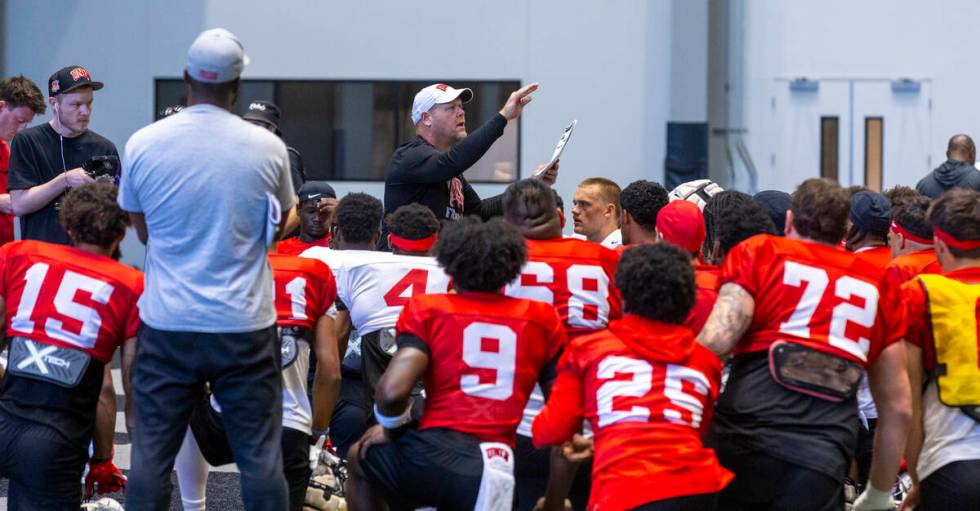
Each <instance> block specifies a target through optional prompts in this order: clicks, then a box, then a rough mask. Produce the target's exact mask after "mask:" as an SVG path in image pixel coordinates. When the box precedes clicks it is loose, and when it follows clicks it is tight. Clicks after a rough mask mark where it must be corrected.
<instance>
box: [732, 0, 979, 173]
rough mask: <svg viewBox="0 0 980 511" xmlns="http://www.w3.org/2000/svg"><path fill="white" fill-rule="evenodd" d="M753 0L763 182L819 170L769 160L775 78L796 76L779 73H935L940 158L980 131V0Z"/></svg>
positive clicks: (748, 106)
mask: <svg viewBox="0 0 980 511" xmlns="http://www.w3.org/2000/svg"><path fill="white" fill-rule="evenodd" d="M745 5H746V13H745V14H746V25H745V31H746V32H745V41H746V48H745V66H746V69H745V76H746V84H745V85H746V91H747V94H746V98H745V112H746V122H747V128H748V135H747V142H748V145H749V150H750V152H751V154H752V157H753V159H754V160H755V161H756V164H757V166H758V167H759V169H760V176H759V188H760V189H764V188H783V189H787V190H791V189H792V187H793V186H795V185H796V184H797V183H799V182H800V181H801V180H802V179H803V178H805V177H809V176H800V175H798V174H797V173H794V172H793V169H792V168H777V169H776V170H775V171H771V170H769V166H768V165H766V164H765V163H766V160H767V158H769V155H770V154H771V153H772V152H773V147H772V144H774V143H775V142H774V141H775V140H777V139H778V136H777V134H776V133H774V132H773V131H774V128H773V126H772V123H771V116H770V110H771V101H772V97H773V87H776V86H778V87H787V86H788V85H786V83H782V84H780V85H775V84H774V80H775V79H776V78H778V77H783V78H794V77H801V76H805V77H808V78H810V79H821V78H884V79H897V78H901V77H911V78H916V79H929V80H931V83H932V89H931V92H932V98H933V104H932V126H933V129H932V135H931V141H930V149H929V150H930V155H931V158H932V162H933V165H938V164H939V163H940V162H942V161H944V160H945V150H946V142H947V140H948V139H949V137H950V136H951V135H952V134H954V133H958V132H965V133H968V134H971V135H972V136H974V138H977V137H980V111H978V109H977V107H976V104H977V100H976V98H977V85H976V84H978V83H980V67H978V66H977V65H976V56H977V52H976V49H977V44H976V35H975V34H976V25H977V20H978V19H980V3H977V2H974V1H971V0H943V1H935V2H918V1H914V0H901V1H894V0H891V1H890V0H868V1H862V2H853V1H847V0H826V1H823V2H786V1H783V0H752V1H751V2H745ZM888 128H889V124H888V120H887V118H886V121H885V129H886V131H887V130H888ZM885 164H886V169H885V171H886V173H887V172H888V168H887V165H888V162H887V161H886V162H885ZM927 170H928V169H923V170H922V174H923V175H924V174H925V173H926V171H927ZM906 184H911V185H913V186H914V184H915V183H914V182H913V183H906Z"/></svg>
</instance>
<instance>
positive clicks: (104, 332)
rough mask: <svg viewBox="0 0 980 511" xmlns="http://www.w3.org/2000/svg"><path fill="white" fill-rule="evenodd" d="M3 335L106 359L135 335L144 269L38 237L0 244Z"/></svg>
mask: <svg viewBox="0 0 980 511" xmlns="http://www.w3.org/2000/svg"><path fill="white" fill-rule="evenodd" d="M0 285H2V293H3V299H4V301H5V303H6V325H5V326H6V331H7V335H8V336H22V337H27V338H29V339H34V340H36V341H39V342H43V343H46V344H53V345H57V346H63V347H67V348H76V349H81V350H82V351H85V352H87V353H88V354H89V355H91V356H92V357H93V358H95V359H96V360H99V361H101V362H108V361H109V360H110V359H112V354H113V352H114V351H115V350H116V348H117V347H118V346H119V345H121V344H122V343H123V341H125V340H126V339H130V338H132V337H135V336H136V330H137V328H138V327H139V324H140V319H139V310H138V309H137V307H136V302H137V300H138V299H139V296H140V294H141V293H142V292H143V273H142V272H140V271H137V270H135V269H133V268H130V267H129V266H126V265H124V264H121V263H119V262H117V261H114V260H113V259H111V258H109V257H106V256H103V255H98V254H93V253H91V252H86V251H83V250H79V249H77V248H74V247H67V246H64V245H55V244H51V243H44V242H41V241H30V240H28V241H15V242H10V243H8V244H6V245H4V246H3V247H2V248H0Z"/></svg>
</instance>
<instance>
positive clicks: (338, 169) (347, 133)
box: [155, 78, 520, 183]
mask: <svg viewBox="0 0 980 511" xmlns="http://www.w3.org/2000/svg"><path fill="white" fill-rule="evenodd" d="M432 83H437V80H430V81H411V82H405V81H339V80H242V87H241V92H240V97H239V99H238V104H237V105H236V106H237V109H238V111H237V112H236V113H238V114H242V113H244V111H245V109H246V108H247V107H248V104H249V103H251V102H252V101H256V100H266V101H272V102H273V103H275V104H277V105H279V108H280V109H282V122H281V125H280V130H281V131H282V137H283V140H285V141H286V143H287V144H288V145H290V146H292V147H295V148H296V149H297V150H299V152H300V153H301V154H302V155H303V165H304V167H305V169H306V176H307V178H308V179H325V180H330V181H383V180H384V177H385V172H386V171H387V168H388V162H389V160H390V159H391V154H392V153H393V152H394V151H395V148H396V147H398V145H399V144H401V143H403V142H407V141H409V140H411V139H412V138H413V137H415V127H414V126H413V125H412V116H411V114H412V100H413V99H414V98H415V93H416V92H418V91H419V90H420V89H421V88H423V87H425V86H427V85H430V84H432ZM450 83H451V84H452V85H453V86H454V87H469V88H471V89H473V100H472V101H470V102H469V103H467V104H466V130H467V132H469V133H472V132H473V130H475V129H477V128H479V127H480V126H481V125H482V124H483V123H485V122H486V121H487V120H489V119H490V118H491V117H493V116H494V115H496V113H497V112H498V111H499V110H500V107H501V106H502V105H503V104H504V102H505V101H506V100H507V97H508V96H509V95H510V93H511V92H513V91H514V90H516V89H518V88H519V87H520V82H518V81H516V80H507V81H493V82H491V81H481V82H472V81H468V82H463V81H453V82H450ZM185 102H186V97H185V90H184V84H183V81H182V80H179V79H171V78H158V79H157V80H156V108H155V110H156V112H157V114H156V115H157V118H159V116H160V114H161V111H162V110H163V109H164V108H166V107H167V106H170V105H175V104H184V103H185ZM518 130H519V123H511V124H508V126H507V129H505V130H504V134H503V136H502V137H500V139H498V140H497V142H495V143H494V144H493V146H492V147H491V148H490V150H489V151H487V154H486V155H485V156H484V157H483V158H482V159H481V160H480V161H479V162H478V163H477V164H476V165H474V166H473V167H471V168H470V170H469V171H467V173H466V177H467V179H469V180H470V181H471V182H491V183H507V182H511V181H514V180H515V179H517V177H518V169H519V163H520V143H519V140H520V137H519V136H518Z"/></svg>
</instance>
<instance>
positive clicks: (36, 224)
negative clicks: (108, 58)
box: [7, 123, 119, 245]
mask: <svg viewBox="0 0 980 511" xmlns="http://www.w3.org/2000/svg"><path fill="white" fill-rule="evenodd" d="M62 149H63V150H64V158H63V159H62ZM107 155H113V156H119V152H118V151H116V146H115V145H113V144H112V142H110V141H109V140H108V139H106V138H105V137H103V136H101V135H99V134H98V133H95V132H94V131H92V130H86V131H85V132H84V133H82V134H81V135H79V136H77V137H75V138H66V139H64V140H62V139H61V137H60V136H59V135H58V132H56V131H55V130H54V128H52V127H51V124H49V123H43V124H39V125H37V126H34V127H31V128H27V129H25V130H23V131H21V132H20V133H18V134H17V136H15V137H14V139H13V140H12V141H11V142H10V171H9V174H8V178H7V189H8V190H26V189H28V188H32V187H35V186H38V185H42V184H44V183H47V182H48V181H51V180H52V179H54V178H56V177H58V175H60V174H62V173H63V172H64V171H66V170H71V169H74V168H77V167H81V166H82V164H83V163H85V162H87V161H88V160H89V158H91V157H93V156H107ZM60 201H61V197H60V196H59V197H58V198H57V199H55V200H53V201H51V203H49V204H48V205H46V206H44V207H43V208H41V209H39V210H37V211H35V212H34V213H30V214H28V215H24V216H22V217H21V219H20V228H21V231H20V237H21V239H25V240H41V241H47V242H49V243H60V244H62V245H69V244H71V240H70V239H69V238H68V234H66V233H65V230H64V229H62V227H61V224H59V223H58V209H57V204H58V203H59V202H60Z"/></svg>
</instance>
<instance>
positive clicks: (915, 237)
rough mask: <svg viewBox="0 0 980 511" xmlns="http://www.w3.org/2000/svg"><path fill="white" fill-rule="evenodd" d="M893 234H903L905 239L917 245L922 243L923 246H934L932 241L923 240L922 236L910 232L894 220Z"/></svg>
mask: <svg viewBox="0 0 980 511" xmlns="http://www.w3.org/2000/svg"><path fill="white" fill-rule="evenodd" d="M892 232H894V233H895V234H901V235H902V236H905V239H907V240H910V241H914V242H916V243H921V244H923V245H932V240H931V239H926V238H923V237H922V236H918V235H916V234H913V233H911V232H909V230H908V229H906V228H904V227H902V225H901V224H899V223H898V222H896V221H894V220H892Z"/></svg>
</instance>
